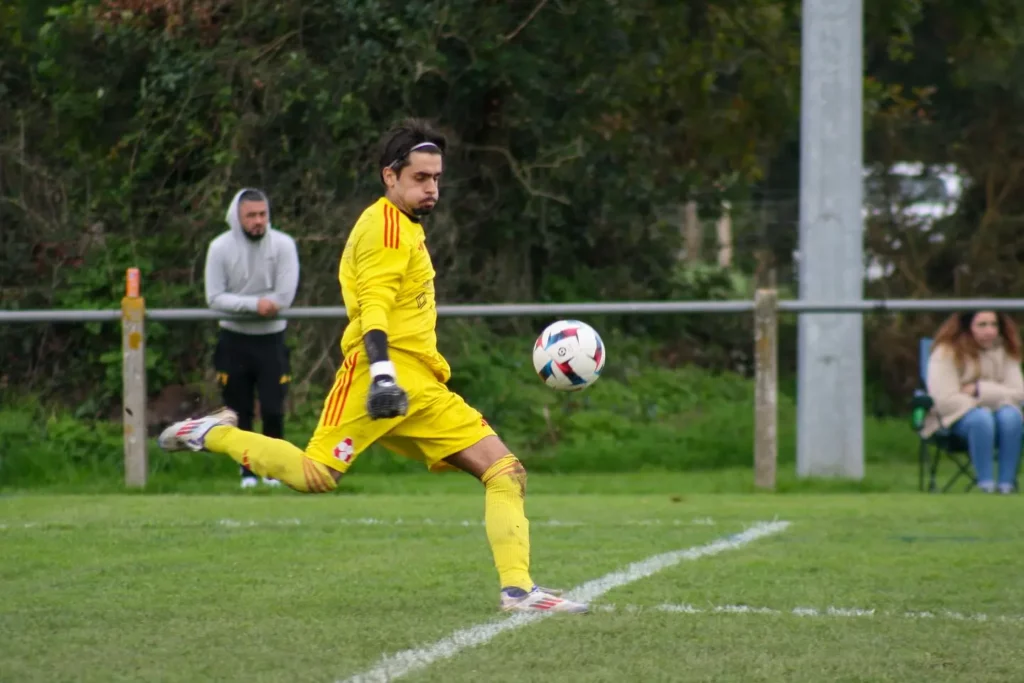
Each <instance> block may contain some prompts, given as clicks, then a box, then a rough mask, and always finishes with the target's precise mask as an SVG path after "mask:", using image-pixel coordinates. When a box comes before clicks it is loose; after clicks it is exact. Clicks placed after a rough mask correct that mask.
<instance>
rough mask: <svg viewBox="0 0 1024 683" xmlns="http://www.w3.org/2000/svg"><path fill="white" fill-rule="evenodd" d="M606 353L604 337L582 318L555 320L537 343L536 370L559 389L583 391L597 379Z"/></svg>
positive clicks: (534, 364)
mask: <svg viewBox="0 0 1024 683" xmlns="http://www.w3.org/2000/svg"><path fill="white" fill-rule="evenodd" d="M606 356H607V354H606V353H605V349H604V342H602V341H601V336H600V335H599V334H598V333H597V332H596V331H595V330H594V328H593V327H591V326H590V325H588V324H586V323H581V322H580V321H579V320H559V321H558V322H555V323H551V324H550V325H548V326H547V328H545V329H544V331H543V332H541V333H540V336H539V337H537V343H536V344H534V345H533V367H534V369H535V370H536V371H537V374H538V375H540V378H541V379H542V380H544V383H545V384H547V385H548V386H549V387H551V388H552V389H557V390H558V391H580V390H582V389H586V388H587V387H589V386H590V385H591V384H593V383H594V382H596V381H597V380H598V378H599V377H601V370H603V369H604V361H605V358H606Z"/></svg>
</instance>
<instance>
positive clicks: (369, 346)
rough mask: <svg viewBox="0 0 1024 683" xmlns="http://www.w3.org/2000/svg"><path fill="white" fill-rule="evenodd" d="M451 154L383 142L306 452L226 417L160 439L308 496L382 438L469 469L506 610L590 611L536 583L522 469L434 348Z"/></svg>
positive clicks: (352, 247)
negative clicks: (438, 237)
mask: <svg viewBox="0 0 1024 683" xmlns="http://www.w3.org/2000/svg"><path fill="white" fill-rule="evenodd" d="M446 147H447V142H446V140H445V138H444V136H442V135H441V134H439V133H437V132H435V131H434V130H432V129H431V128H430V126H429V125H427V124H426V123H424V122H421V121H418V120H409V121H406V122H404V123H402V124H400V125H399V126H397V127H395V128H393V129H392V130H391V131H389V132H388V133H387V134H386V136H385V138H384V140H383V145H382V153H381V159H380V166H379V167H380V180H381V181H382V182H383V184H384V186H385V188H386V189H385V194H384V196H383V197H381V198H380V199H379V200H377V201H376V202H375V203H373V204H372V205H371V206H369V207H368V208H367V209H366V210H365V211H364V212H363V214H362V215H361V216H360V218H359V220H358V221H357V222H356V225H355V227H354V228H353V229H352V232H351V233H350V234H349V237H348V241H347V242H346V244H345V249H344V252H343V253H342V257H341V265H340V268H339V279H340V281H341V294H342V298H343V299H344V301H345V308H346V310H347V312H348V317H349V324H348V326H347V327H346V328H345V332H344V334H343V336H342V340H341V351H342V356H343V358H344V361H343V362H342V367H341V370H339V371H338V374H337V377H336V378H335V382H334V387H333V388H332V389H331V392H330V394H328V396H327V399H326V400H325V401H324V406H323V410H322V412H321V415H320V423H319V424H318V425H317V428H316V431H315V432H314V434H313V436H312V438H311V439H310V441H309V444H308V445H307V446H306V449H305V450H304V451H303V450H301V449H299V448H298V447H296V446H294V445H292V444H291V443H289V442H287V441H284V440H281V439H272V438H269V437H267V436H264V435H262V434H256V433H253V432H247V431H243V430H240V429H238V428H237V416H236V415H235V414H234V412H233V411H231V410H229V409H221V410H219V411H217V412H215V413H213V414H211V415H207V416H205V417H200V418H193V419H189V420H183V421H181V422H178V423H176V424H173V425H171V426H170V427H168V428H167V429H165V430H164V432H163V433H162V434H161V435H160V439H159V443H160V446H161V447H162V448H164V449H166V450H183V449H190V450H194V451H202V450H206V451H211V452H214V453H224V454H226V455H229V456H231V457H232V458H233V459H234V460H236V461H237V462H239V463H240V464H242V465H244V466H246V467H248V468H249V469H250V470H252V471H253V472H255V473H257V474H259V475H262V476H264V477H273V478H275V479H277V480H279V481H281V482H284V483H285V484H286V485H287V486H289V487H291V488H293V489H295V490H296V491H302V492H305V493H326V492H328V491H333V490H334V489H335V487H336V485H337V482H338V480H339V479H341V477H342V475H343V474H344V473H345V472H347V471H348V469H349V467H351V466H352V463H353V462H355V460H356V458H358V457H359V454H360V453H362V452H363V451H364V450H365V449H366V448H368V447H369V446H370V445H371V444H373V443H375V442H376V443H380V444H381V445H383V446H384V447H386V448H388V449H389V450H391V451H393V452H395V453H398V454H400V455H403V456H405V457H409V458H414V459H416V460H419V461H421V462H423V463H424V464H425V465H426V466H427V467H428V468H429V469H430V470H433V471H437V470H441V469H444V468H456V469H460V470H463V471H465V472H468V473H469V474H472V475H473V476H475V477H477V478H478V479H479V480H480V481H481V482H482V483H483V485H484V491H485V493H484V497H485V515H484V517H485V526H486V530H487V540H488V542H489V543H490V546H491V550H492V553H493V555H494V563H495V566H496V567H497V570H498V575H499V579H500V584H501V593H500V605H501V608H502V609H503V610H506V611H526V612H586V611H587V606H586V605H583V604H580V603H577V602H574V601H572V600H568V599H566V598H562V597H560V594H559V592H558V591H555V590H551V589H547V588H541V587H539V586H537V585H536V584H534V582H533V579H532V578H531V577H530V532H529V521H528V520H527V519H526V515H525V511H524V503H525V496H526V470H525V469H524V468H523V465H522V463H520V462H519V460H518V459H517V458H516V456H515V455H513V454H512V453H511V452H509V449H508V447H507V446H506V445H505V444H504V443H503V442H502V441H501V439H500V438H498V436H497V434H495V432H494V430H493V429H491V427H490V426H488V424H487V421H486V420H484V418H483V416H482V415H481V414H480V413H479V412H478V411H477V410H475V409H474V408H472V407H471V406H470V405H469V404H467V403H466V401H465V400H463V398H462V397H461V396H459V395H458V394H456V393H454V392H452V391H451V390H450V389H448V387H447V386H446V382H447V381H448V379H449V378H450V377H451V368H450V367H449V366H448V362H447V361H446V360H445V359H444V357H443V356H442V355H441V353H440V352H439V351H438V349H437V335H436V331H435V328H436V324H437V308H436V302H435V300H434V274H435V273H434V267H433V264H432V263H431V260H430V253H429V252H428V251H427V248H426V236H425V233H424V230H423V225H422V222H421V221H422V219H423V218H424V217H425V216H427V215H428V214H429V213H430V212H431V210H433V208H434V207H435V206H436V205H437V201H438V198H439V183H440V179H441V173H442V169H443V159H444V153H445V149H446Z"/></svg>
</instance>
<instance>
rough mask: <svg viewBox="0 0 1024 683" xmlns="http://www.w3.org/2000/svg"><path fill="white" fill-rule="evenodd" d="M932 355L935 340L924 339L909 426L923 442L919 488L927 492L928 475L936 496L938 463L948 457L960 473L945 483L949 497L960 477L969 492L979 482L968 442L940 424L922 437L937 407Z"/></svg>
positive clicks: (930, 489) (931, 488)
mask: <svg viewBox="0 0 1024 683" xmlns="http://www.w3.org/2000/svg"><path fill="white" fill-rule="evenodd" d="M931 352H932V340H931V338H929V337H924V338H923V339H921V340H920V341H919V342H918V379H919V381H920V386H919V388H918V389H916V390H915V391H914V398H913V401H912V402H911V407H912V412H911V420H910V426H911V427H912V428H913V430H914V432H915V433H916V434H918V439H919V441H920V443H919V444H918V449H919V452H918V461H919V465H920V471H919V474H918V479H919V486H920V489H921V490H922V491H924V490H925V473H926V472H928V490H929V491H931V492H933V493H934V492H935V490H936V483H935V477H936V475H937V473H938V470H939V463H940V462H941V460H942V458H943V457H944V456H945V457H946V458H948V459H949V460H951V461H952V462H953V464H954V465H956V468H957V471H956V472H955V473H954V474H953V476H952V477H951V478H950V479H949V481H947V482H946V485H945V486H944V487H943V488H942V492H943V493H946V492H947V491H949V490H950V489H951V488H952V487H953V484H955V483H956V482H957V480H959V479H960V477H966V478H967V479H968V484H967V488H966V489H965V491H970V490H971V489H972V488H974V486H975V484H977V483H978V480H977V479H976V478H975V476H974V468H973V466H972V465H971V458H970V456H969V455H968V454H967V442H966V441H964V440H963V439H961V438H960V437H958V436H956V435H955V434H953V433H952V431H950V429H949V427H947V426H946V425H943V424H941V421H940V426H939V430H938V431H937V432H935V433H934V434H932V435H931V436H929V437H928V438H924V437H922V436H921V435H920V432H921V427H923V426H924V418H925V416H926V415H927V414H928V413H929V411H931V409H932V406H934V405H935V402H934V401H933V400H932V397H931V396H929V395H928V356H930V355H931Z"/></svg>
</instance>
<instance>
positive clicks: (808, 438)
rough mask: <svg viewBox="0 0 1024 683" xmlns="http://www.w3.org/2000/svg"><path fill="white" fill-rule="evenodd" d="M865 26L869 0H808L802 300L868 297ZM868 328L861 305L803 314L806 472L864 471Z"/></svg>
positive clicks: (800, 399) (802, 456) (800, 392)
mask: <svg viewBox="0 0 1024 683" xmlns="http://www.w3.org/2000/svg"><path fill="white" fill-rule="evenodd" d="M862 33H863V6H862V0H804V3H803V38H802V41H803V45H802V51H801V62H802V74H801V75H802V92H801V115H800V247H799V249H800V256H799V258H800V261H799V273H800V288H799V289H800V298H801V299H812V298H813V299H819V300H820V299H825V300H828V301H840V302H841V301H859V300H860V299H861V297H862V296H863V286H864V265H863V260H864V255H863V254H864V245H863V219H862V218H861V198H862V193H863V190H862V183H863V180H862V176H863V141H862V129H863V121H862V118H863V114H862V101H863V94H862V77H863V66H862V47H861V42H862ZM863 329H864V326H863V317H862V316H861V315H860V314H846V315H835V314H827V313H826V314H804V315H801V316H800V322H799V332H798V335H799V336H798V348H799V359H798V365H797V368H798V378H797V434H798V437H797V474H798V476H802V477H807V476H820V477H844V478H851V479H861V478H863V476H864V411H863V403H864V339H863Z"/></svg>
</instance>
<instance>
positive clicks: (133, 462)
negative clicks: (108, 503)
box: [121, 268, 148, 487]
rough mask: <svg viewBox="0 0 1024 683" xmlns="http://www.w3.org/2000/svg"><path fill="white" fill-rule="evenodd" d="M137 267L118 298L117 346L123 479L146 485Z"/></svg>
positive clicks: (143, 371) (142, 330)
mask: <svg viewBox="0 0 1024 683" xmlns="http://www.w3.org/2000/svg"><path fill="white" fill-rule="evenodd" d="M139 285H140V283H139V269H138V268H129V269H128V272H127V277H126V282H125V296H124V298H123V299H121V348H122V352H123V354H124V360H123V366H122V372H121V374H122V377H123V382H124V383H123V395H122V399H123V406H124V414H123V415H122V418H123V420H124V483H125V485H126V486H130V487H143V486H145V485H146V470H147V468H148V465H147V457H146V438H147V433H146V334H145V319H146V300H145V299H144V298H143V297H142V296H141V295H140V292H139V289H140V287H139Z"/></svg>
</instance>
